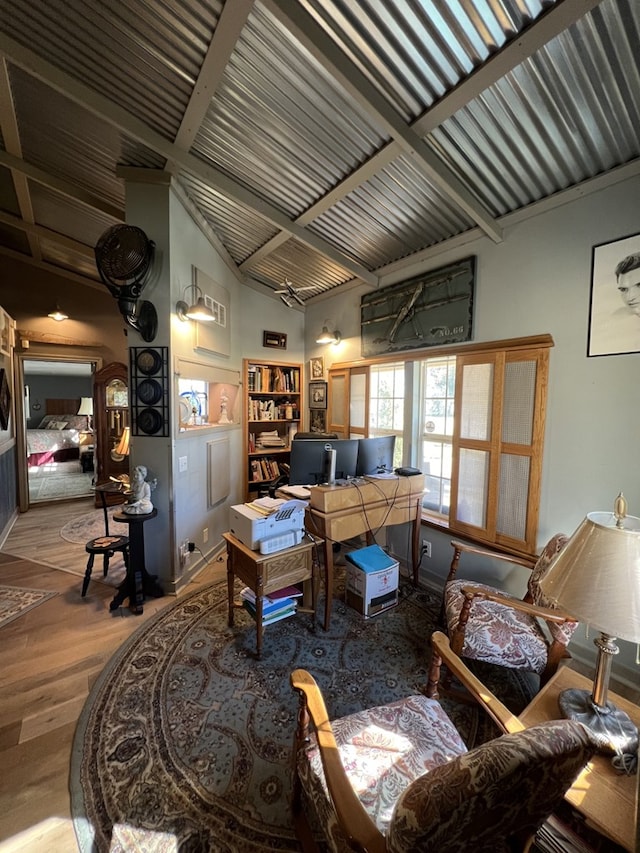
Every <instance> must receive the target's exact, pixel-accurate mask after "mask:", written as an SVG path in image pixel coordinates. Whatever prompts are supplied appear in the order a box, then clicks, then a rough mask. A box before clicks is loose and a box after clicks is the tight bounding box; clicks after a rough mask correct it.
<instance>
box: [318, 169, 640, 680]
mask: <svg viewBox="0 0 640 853" xmlns="http://www.w3.org/2000/svg"><path fill="white" fill-rule="evenodd" d="M639 194H640V179H639V178H634V179H633V180H630V181H627V182H626V183H620V184H617V185H615V186H611V187H609V188H608V189H606V190H603V191H601V192H599V193H595V194H592V195H588V196H586V197H585V198H582V199H580V200H577V201H574V202H571V203H567V204H565V205H563V206H562V207H559V208H557V209H555V210H552V211H549V212H546V213H543V214H540V215H537V216H535V217H533V218H531V219H529V220H527V221H526V222H521V223H520V224H518V225H515V226H512V227H509V228H507V229H506V230H505V234H504V240H503V242H502V243H500V244H494V243H493V242H491V241H490V240H488V239H484V238H483V239H479V240H476V241H475V242H472V243H470V244H468V245H466V246H464V247H463V248H459V249H456V250H450V251H444V252H442V253H440V254H438V256H437V257H434V258H432V259H431V260H430V262H429V263H428V264H424V265H423V266H422V267H418V266H416V267H415V268H413V269H411V270H409V271H406V272H405V273H404V274H403V277H404V278H410V277H412V276H413V275H418V274H420V273H421V272H424V271H426V270H428V269H435V268H437V267H439V266H441V265H443V264H445V263H448V262H449V261H452V260H456V259H459V258H463V257H466V256H467V255H476V257H477V275H476V289H475V300H474V330H473V339H474V341H489V340H497V339H502V338H512V337H519V336H525V335H536V334H542V333H550V334H551V335H552V336H553V339H554V341H555V347H554V348H553V349H552V350H551V360H550V379H549V397H548V409H547V426H546V438H545V452H544V466H543V482H542V497H541V504H540V523H539V535H538V543H539V546H540V547H542V545H544V543H545V542H546V541H547V540H548V539H550V538H551V536H552V535H553V534H554V533H556V532H558V531H564V532H566V533H569V534H570V533H572V532H573V531H574V530H575V528H576V527H577V526H578V524H579V523H580V521H581V520H582V518H583V517H584V516H585V514H586V513H587V512H590V511H593V510H609V509H611V508H612V507H613V501H614V498H615V497H616V495H617V493H618V492H619V491H623V492H624V494H625V496H626V497H627V500H628V503H629V513H630V514H631V515H636V516H640V463H639V461H638V452H637V447H638V424H639V422H640V392H639V391H638V374H639V371H640V354H639V353H635V354H632V355H614V356H603V357H597V358H588V357H587V355H586V353H587V330H588V323H589V294H590V277H591V255H592V247H593V246H594V245H598V244H601V243H604V242H607V241H610V240H617V239H620V238H622V237H626V236H628V235H630V234H634V233H637V232H638V231H640V226H639V222H638V196H639ZM613 286H614V282H613V278H612V287H613ZM365 292H367V290H366V289H365V288H364V287H362V288H359V289H355V290H352V291H349V292H347V293H346V294H343V295H341V296H336V297H334V298H331V299H328V300H323V301H321V302H319V303H316V304H314V305H313V306H309V307H308V308H307V314H306V340H307V357H309V356H312V355H315V354H322V355H323V356H324V357H325V362H334V361H348V360H351V359H357V358H359V357H360V338H359V335H360V330H359V310H360V309H359V305H360V296H361V294H363V293H365ZM327 319H329V320H330V321H331V322H337V323H338V328H340V331H341V332H342V334H343V336H345V340H343V342H342V343H340V344H339V345H338V346H336V347H334V346H325V347H319V346H318V345H317V344H315V342H314V339H315V336H316V335H317V332H318V330H319V329H320V328H321V326H322V325H323V324H324V323H325V321H326V320H327ZM638 349H639V350H640V335H639V339H638ZM423 537H425V538H428V539H430V540H432V542H433V557H432V558H431V559H430V560H426V559H425V560H423V565H422V569H423V572H424V578H425V580H428V581H429V582H432V583H437V584H439V585H440V586H441V585H442V580H443V578H444V577H445V576H446V573H447V570H448V566H449V562H450V559H451V547H450V545H449V542H450V539H451V537H450V536H448V535H443V534H439V533H437V532H436V531H434V530H432V529H429V528H426V527H425V528H423ZM465 565H466V566H467V567H469V566H470V569H469V570H466V569H465V568H464V567H463V569H462V571H463V576H464V575H465V574H467V575H468V576H475V577H479V573H480V572H481V567H480V566H479V565H477V564H473V563H471V562H469V563H466V564H465ZM485 577H486V578H487V579H492V578H496V579H497V580H499V582H500V583H501V585H503V586H504V587H505V588H509V589H512V590H513V591H517V592H521V591H522V590H523V588H524V582H525V580H526V578H525V579H523V578H522V576H521V573H520V572H519V571H515V572H507V573H505V572H504V570H500V569H497V568H496V567H495V566H487V567H486V575H485ZM578 634H579V636H578V637H576V638H575V639H574V640H573V641H572V646H571V647H572V650H573V653H574V655H575V656H576V657H587V658H589V659H592V658H593V656H594V655H593V651H592V641H591V640H585V638H584V632H583V631H582V629H579V631H578ZM592 636H593V635H592ZM620 646H621V654H620V656H619V657H618V658H616V660H615V662H614V667H613V669H614V674H615V675H616V676H618V677H625V678H626V679H628V680H629V681H632V682H634V683H636V685H637V680H638V669H637V667H635V665H634V663H633V660H634V656H635V647H633V648H632V647H631V645H630V644H629V643H622V642H621V643H620Z"/></svg>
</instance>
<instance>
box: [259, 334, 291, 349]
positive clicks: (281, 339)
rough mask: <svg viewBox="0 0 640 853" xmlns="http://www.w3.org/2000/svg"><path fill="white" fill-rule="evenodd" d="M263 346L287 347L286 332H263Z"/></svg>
mask: <svg viewBox="0 0 640 853" xmlns="http://www.w3.org/2000/svg"><path fill="white" fill-rule="evenodd" d="M262 346H263V347H271V348H272V349H286V348H287V336H286V335H285V333H284V332H263V333H262Z"/></svg>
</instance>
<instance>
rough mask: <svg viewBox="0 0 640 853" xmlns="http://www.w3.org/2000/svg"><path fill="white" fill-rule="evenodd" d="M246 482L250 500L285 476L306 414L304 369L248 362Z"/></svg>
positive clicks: (245, 380) (245, 383) (245, 386)
mask: <svg viewBox="0 0 640 853" xmlns="http://www.w3.org/2000/svg"><path fill="white" fill-rule="evenodd" d="M243 391H244V400H245V413H246V416H245V420H244V425H245V426H244V446H245V450H246V452H245V454H244V460H245V462H244V481H245V494H246V499H247V500H252V499H253V498H255V497H256V495H257V494H258V492H259V491H260V489H262V488H264V487H265V486H266V485H267V484H268V483H270V482H272V481H273V480H276V479H277V478H278V477H280V476H282V475H283V474H286V472H287V466H288V463H289V453H290V448H291V441H292V439H293V436H294V435H295V433H296V432H297V430H298V428H299V426H300V418H301V417H302V411H303V400H302V365H301V364H287V363H284V362H273V361H258V360H256V359H245V360H244V370H243Z"/></svg>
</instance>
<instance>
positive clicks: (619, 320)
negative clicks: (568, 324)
mask: <svg viewBox="0 0 640 853" xmlns="http://www.w3.org/2000/svg"><path fill="white" fill-rule="evenodd" d="M632 352H640V234H634V235H631V236H629V237H622V238H621V239H620V240H611V241H610V242H608V243H600V244H599V245H597V246H594V247H593V251H592V257H591V299H590V306H589V334H588V346H587V355H588V356H596V355H621V354H624V353H632Z"/></svg>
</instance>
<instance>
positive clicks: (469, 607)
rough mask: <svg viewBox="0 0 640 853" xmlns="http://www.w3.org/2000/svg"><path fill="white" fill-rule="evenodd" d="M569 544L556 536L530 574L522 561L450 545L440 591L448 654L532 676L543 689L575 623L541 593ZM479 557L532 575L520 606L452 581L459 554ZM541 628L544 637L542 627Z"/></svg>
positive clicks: (484, 588)
mask: <svg viewBox="0 0 640 853" xmlns="http://www.w3.org/2000/svg"><path fill="white" fill-rule="evenodd" d="M567 541H568V539H567V537H566V536H565V535H564V534H562V533H557V534H556V535H555V536H553V537H552V539H550V540H549V542H548V543H547V545H546V546H545V548H544V550H543V551H542V554H541V555H540V557H539V558H538V560H537V562H536V564H535V565H534V567H533V569H531V567H530V565H529V564H528V563H527V562H526V561H525V560H523V559H519V558H517V557H512V556H509V555H505V554H500V553H498V552H496V551H489V550H487V549H484V548H479V547H476V546H474V545H467V544H465V543H464V542H456V541H453V542H452V543H451V544H452V546H453V549H454V552H453V560H452V562H451V568H450V570H449V575H448V577H447V580H446V582H445V588H444V605H443V609H444V615H445V623H446V628H447V633H448V634H449V637H450V639H451V648H452V649H453V651H454V652H455V653H456V654H457V655H460V656H461V657H464V658H469V659H473V660H481V661H486V662H487V663H492V664H497V665H498V666H505V667H509V668H510V669H520V670H525V671H528V672H534V673H537V674H538V675H539V676H540V683H541V684H544V683H545V682H546V681H548V680H549V678H551V676H552V675H553V674H554V673H555V671H556V670H557V668H558V664H559V663H560V661H561V660H562V658H567V657H571V655H570V654H569V652H568V651H567V646H568V644H569V641H570V640H571V637H572V636H573V632H574V631H575V629H576V627H577V622H575V621H573V618H572V617H571V616H570V615H569V614H567V613H563V612H562V611H560V610H558V609H556V608H554V607H553V606H552V604H551V602H550V601H548V600H547V599H546V597H545V596H544V594H543V593H542V590H541V589H540V581H541V579H542V578H543V577H544V574H545V572H546V570H547V569H548V567H549V565H550V563H551V561H552V560H553V558H554V557H555V556H556V554H558V553H560V551H561V550H562V549H563V548H564V546H565V545H566V543H567ZM465 552H466V553H472V554H479V555H484V556H488V557H491V558H492V559H495V560H502V561H504V562H508V563H512V564H515V565H519V566H523V567H525V568H527V569H528V570H529V571H530V572H531V573H530V576H529V580H528V585H527V592H526V595H525V596H524V598H523V599H522V600H521V599H519V598H516V597H515V596H512V595H508V594H507V593H504V592H501V591H500V590H498V589H496V588H494V587H492V586H488V585H486V584H479V583H474V582H473V581H469V580H457V579H456V572H457V569H458V566H459V564H460V557H461V555H462V554H463V553H465ZM543 623H546V626H547V632H548V633H547V632H545V630H544V628H543V627H542V625H543Z"/></svg>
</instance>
